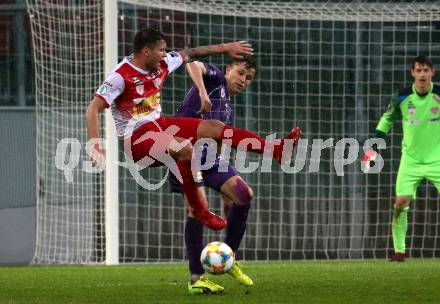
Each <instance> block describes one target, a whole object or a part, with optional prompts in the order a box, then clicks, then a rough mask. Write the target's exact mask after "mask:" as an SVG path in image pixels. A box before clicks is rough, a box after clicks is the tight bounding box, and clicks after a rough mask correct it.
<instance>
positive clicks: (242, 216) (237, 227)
mask: <svg viewBox="0 0 440 304" xmlns="http://www.w3.org/2000/svg"><path fill="white" fill-rule="evenodd" d="M250 207H251V204H246V205H238V204H236V203H234V204H233V205H232V208H231V211H230V212H229V217H228V226H227V227H226V238H225V243H226V244H228V245H229V247H231V249H232V250H233V251H234V252H235V251H237V249H238V246H240V243H241V240H242V239H243V236H244V232H245V231H246V220H247V217H248V213H249V209H250Z"/></svg>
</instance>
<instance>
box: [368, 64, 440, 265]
mask: <svg viewBox="0 0 440 304" xmlns="http://www.w3.org/2000/svg"><path fill="white" fill-rule="evenodd" d="M434 73H435V69H434V67H433V65H432V62H431V60H429V59H428V58H427V57H423V56H419V57H417V58H416V59H415V60H414V61H413V63H412V69H411V75H412V77H413V78H414V83H413V85H412V86H411V87H408V88H404V89H401V90H400V91H399V93H398V94H397V96H395V97H394V98H393V99H392V100H391V103H390V105H389V107H388V111H387V112H385V113H384V114H383V115H382V118H381V119H380V121H379V123H378V125H377V127H376V137H379V138H384V137H385V135H386V134H387V133H388V132H389V131H390V129H391V127H392V126H393V123H394V121H395V120H396V119H402V128H403V140H402V156H401V159H400V166H399V171H398V173H397V181H396V199H395V203H394V210H393V219H392V226H391V228H392V234H393V245H394V255H393V257H392V258H391V261H398V262H403V261H405V238H406V232H407V228H408V210H409V205H410V203H411V201H412V200H415V197H416V190H417V186H418V185H419V184H420V182H421V181H422V180H423V179H424V178H426V179H427V180H429V181H430V182H432V183H433V184H434V185H435V187H436V188H437V191H439V192H440V87H439V86H437V85H434V84H433V83H432V82H431V80H432V77H433V76H434ZM375 154H376V152H375V151H368V152H367V154H366V155H365V156H364V161H367V162H370V161H371V160H374V158H375Z"/></svg>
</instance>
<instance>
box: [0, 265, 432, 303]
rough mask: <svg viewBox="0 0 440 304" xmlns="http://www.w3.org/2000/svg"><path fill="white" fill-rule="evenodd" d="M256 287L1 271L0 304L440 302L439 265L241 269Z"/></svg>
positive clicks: (222, 279) (84, 269)
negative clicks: (205, 291) (204, 291)
mask: <svg viewBox="0 0 440 304" xmlns="http://www.w3.org/2000/svg"><path fill="white" fill-rule="evenodd" d="M242 266H243V269H244V270H245V272H246V273H247V274H248V275H249V276H251V277H252V278H253V279H254V283H255V285H254V286H253V287H252V288H246V287H243V286H240V285H238V283H236V282H235V281H233V279H232V278H231V277H229V276H228V275H223V276H210V278H211V279H212V280H214V281H216V282H218V283H219V284H221V285H223V286H224V287H225V292H224V294H222V295H197V296H191V295H189V294H188V293H187V290H186V284H187V279H188V274H187V265H186V264H160V265H157V264H155V265H131V266H111V267H107V266H77V267H65V266H54V267H0V303H1V304H4V303H10V304H12V303H26V304H32V303H48V304H49V303H57V304H58V303H81V304H82V303H112V304H113V303H124V304H126V303H130V304H134V303H143V304H150V303H152V304H156V303H172V304H176V303H179V304H181V303H183V304H184V303H191V304H196V303H203V304H214V303H218V304H239V303H252V304H259V303H264V304H271V303H308V304H309V303H338V304H342V303H363V304H365V303H440V260H417V259H410V260H407V261H406V262H405V263H390V262H387V261H369V260H366V261H313V262H258V263H250V262H249V263H243V264H242Z"/></svg>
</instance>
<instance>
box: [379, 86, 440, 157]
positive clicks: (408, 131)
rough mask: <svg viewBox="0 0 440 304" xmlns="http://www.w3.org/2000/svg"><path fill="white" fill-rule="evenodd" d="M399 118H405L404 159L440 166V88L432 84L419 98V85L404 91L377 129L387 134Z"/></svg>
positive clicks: (389, 107) (403, 119)
mask: <svg viewBox="0 0 440 304" xmlns="http://www.w3.org/2000/svg"><path fill="white" fill-rule="evenodd" d="M397 118H402V128H403V140H402V159H405V161H409V162H413V163H418V164H430V163H436V162H437V163H439V162H440V87H439V86H437V85H434V84H432V83H431V90H430V91H429V92H428V93H427V94H425V95H419V94H418V93H417V92H416V90H415V85H413V86H412V87H410V88H404V89H401V90H400V91H399V93H398V94H397V96H394V97H393V98H392V100H391V103H390V105H389V106H388V111H387V112H385V113H384V114H383V115H382V118H381V119H380V121H379V124H378V125H377V127H376V130H377V131H380V132H382V133H385V134H387V133H388V132H389V131H390V129H391V127H392V126H393V123H394V121H395V120H396V119H397Z"/></svg>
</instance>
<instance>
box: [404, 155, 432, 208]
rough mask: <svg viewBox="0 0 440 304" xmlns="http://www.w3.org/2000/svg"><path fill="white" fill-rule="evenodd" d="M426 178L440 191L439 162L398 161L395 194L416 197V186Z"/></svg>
mask: <svg viewBox="0 0 440 304" xmlns="http://www.w3.org/2000/svg"><path fill="white" fill-rule="evenodd" d="M424 178H426V179H427V180H429V181H430V182H431V183H433V184H434V186H435V187H436V188H437V191H439V192H440V163H435V164H429V165H426V164H423V165H422V164H415V163H410V162H406V161H404V160H403V159H402V160H401V161H400V166H399V172H397V182H396V196H411V197H412V198H413V199H415V198H416V192H417V187H418V186H419V184H420V182H421V181H422V180H423V179H424Z"/></svg>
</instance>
